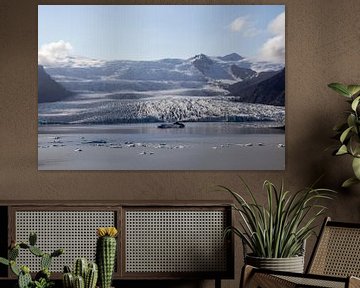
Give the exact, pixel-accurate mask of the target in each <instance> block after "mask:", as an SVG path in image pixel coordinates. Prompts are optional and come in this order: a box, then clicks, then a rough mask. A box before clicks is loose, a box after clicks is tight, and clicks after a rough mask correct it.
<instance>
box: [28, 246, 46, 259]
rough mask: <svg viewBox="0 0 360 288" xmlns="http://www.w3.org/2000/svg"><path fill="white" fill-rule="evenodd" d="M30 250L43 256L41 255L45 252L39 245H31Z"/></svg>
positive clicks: (36, 254)
mask: <svg viewBox="0 0 360 288" xmlns="http://www.w3.org/2000/svg"><path fill="white" fill-rule="evenodd" d="M29 251H30V252H31V253H32V254H34V255H35V256H37V257H41V256H43V255H44V252H42V251H41V250H40V248H38V247H36V246H32V245H30V247H29Z"/></svg>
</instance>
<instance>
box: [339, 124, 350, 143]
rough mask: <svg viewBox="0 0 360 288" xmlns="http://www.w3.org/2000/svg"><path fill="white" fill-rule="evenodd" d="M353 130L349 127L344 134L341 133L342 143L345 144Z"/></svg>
mask: <svg viewBox="0 0 360 288" xmlns="http://www.w3.org/2000/svg"><path fill="white" fill-rule="evenodd" d="M351 129H352V127H349V128H347V129H346V130H345V131H344V132H343V133H341V136H340V141H341V143H344V141H345V140H346V137H347V136H348V134H349V132H350V131H351Z"/></svg>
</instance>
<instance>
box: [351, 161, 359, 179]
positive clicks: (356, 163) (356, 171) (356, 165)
mask: <svg viewBox="0 0 360 288" xmlns="http://www.w3.org/2000/svg"><path fill="white" fill-rule="evenodd" d="M352 168H353V170H354V174H355V176H356V178H357V179H359V180H360V158H357V157H354V159H353V162H352Z"/></svg>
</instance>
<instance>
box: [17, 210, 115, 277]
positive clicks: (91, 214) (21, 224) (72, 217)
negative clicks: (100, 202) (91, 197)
mask: <svg viewBox="0 0 360 288" xmlns="http://www.w3.org/2000/svg"><path fill="white" fill-rule="evenodd" d="M115 213H116V212H114V211H16V212H15V221H16V222H15V223H16V230H15V236H16V241H17V242H20V241H24V242H26V243H28V237H29V233H30V232H32V231H35V232H36V233H37V239H38V242H37V246H38V247H39V248H41V249H42V250H43V251H44V252H47V253H51V252H53V251H54V250H56V249H58V248H64V250H65V253H64V254H63V255H61V256H60V257H57V258H56V259H54V260H53V263H52V265H51V267H50V270H51V271H52V272H62V270H63V267H64V265H69V266H71V265H72V264H73V262H74V259H76V258H78V257H86V258H87V259H88V260H95V248H96V239H97V237H96V228H97V227H103V226H116V225H115V216H116V215H115ZM18 262H19V263H24V264H25V263H26V265H28V266H29V267H30V270H31V271H38V270H39V268H40V265H39V263H40V259H39V258H38V257H35V256H33V255H32V254H31V253H29V251H23V250H21V252H20V254H19V257H18Z"/></svg>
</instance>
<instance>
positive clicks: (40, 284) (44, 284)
mask: <svg viewBox="0 0 360 288" xmlns="http://www.w3.org/2000/svg"><path fill="white" fill-rule="evenodd" d="M36 241H37V236H36V234H35V233H30V236H29V243H25V242H19V243H16V242H13V243H11V245H10V248H9V251H8V259H6V258H3V257H0V263H1V264H4V265H7V266H10V269H11V271H12V272H13V273H14V274H15V275H16V276H17V277H18V287H19V288H50V287H52V286H53V285H54V283H53V282H52V281H51V280H50V275H51V273H50V271H49V268H50V265H51V262H52V259H53V257H58V256H60V255H61V254H63V253H64V250H63V249H57V250H55V251H54V252H52V253H51V254H49V253H45V252H43V251H42V250H41V249H40V248H39V247H37V246H36ZM20 249H24V250H28V251H29V252H30V253H31V254H33V255H35V256H37V257H39V258H40V259H41V260H40V267H41V270H40V271H39V272H38V273H37V274H36V275H35V279H34V280H33V279H32V277H31V275H30V269H29V267H28V266H26V265H23V266H19V265H18V264H17V263H16V259H17V257H18V256H19V252H20Z"/></svg>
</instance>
